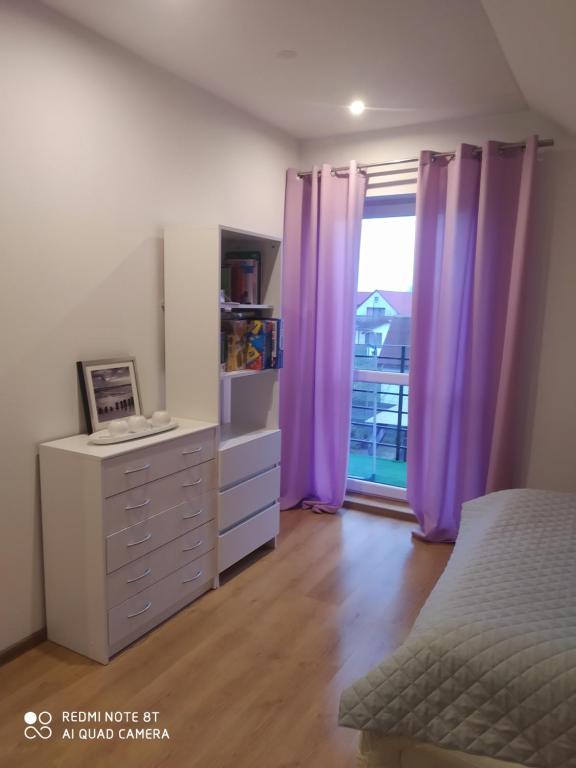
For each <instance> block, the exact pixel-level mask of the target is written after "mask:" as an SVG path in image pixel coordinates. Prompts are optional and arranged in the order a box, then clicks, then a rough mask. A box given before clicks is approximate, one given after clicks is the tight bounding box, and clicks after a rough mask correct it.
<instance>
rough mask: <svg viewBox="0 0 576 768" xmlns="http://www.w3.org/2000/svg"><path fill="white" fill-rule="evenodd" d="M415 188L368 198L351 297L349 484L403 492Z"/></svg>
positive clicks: (373, 491) (373, 490) (388, 493)
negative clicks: (353, 301)
mask: <svg viewBox="0 0 576 768" xmlns="http://www.w3.org/2000/svg"><path fill="white" fill-rule="evenodd" d="M415 205H416V200H415V196H414V195H399V196H395V197H387V198H368V200H367V201H366V206H365V210H364V219H363V222H362V238H361V243H360V268H359V275H358V291H357V302H356V334H355V341H356V344H355V350H354V387H353V393H352V413H351V436H350V458H349V465H348V475H349V480H348V487H349V489H350V490H355V491H362V492H364V493H371V494H377V495H381V496H390V497H394V498H405V496H406V448H407V429H408V397H409V393H408V371H409V367H410V322H411V314H412V276H413V262H414V236H415V224H416V218H415Z"/></svg>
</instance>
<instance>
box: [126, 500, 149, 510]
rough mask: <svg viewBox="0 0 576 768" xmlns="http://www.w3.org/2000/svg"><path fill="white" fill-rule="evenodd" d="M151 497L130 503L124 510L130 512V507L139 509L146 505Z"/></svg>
mask: <svg viewBox="0 0 576 768" xmlns="http://www.w3.org/2000/svg"><path fill="white" fill-rule="evenodd" d="M150 501H151V499H146V501H143V502H142V504H132V505H129V506H127V507H124V509H125V510H126V512H130V510H131V509H141V508H142V507H147V506H148V504H150Z"/></svg>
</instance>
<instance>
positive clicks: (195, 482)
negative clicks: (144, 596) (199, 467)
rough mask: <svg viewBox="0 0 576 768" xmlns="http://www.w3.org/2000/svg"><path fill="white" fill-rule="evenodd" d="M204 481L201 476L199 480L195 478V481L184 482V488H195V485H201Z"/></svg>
mask: <svg viewBox="0 0 576 768" xmlns="http://www.w3.org/2000/svg"><path fill="white" fill-rule="evenodd" d="M201 482H202V478H199V479H198V480H194V482H193V483H182V488H193V487H194V486H195V485H200V483H201Z"/></svg>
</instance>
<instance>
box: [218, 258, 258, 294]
mask: <svg viewBox="0 0 576 768" xmlns="http://www.w3.org/2000/svg"><path fill="white" fill-rule="evenodd" d="M261 273H262V260H261V254H260V252H259V251H232V252H230V253H226V254H225V255H224V258H223V259H222V270H221V287H222V289H223V291H224V295H225V296H226V298H227V299H229V300H230V301H231V302H233V303H238V304H260V282H261Z"/></svg>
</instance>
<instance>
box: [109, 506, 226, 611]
mask: <svg viewBox="0 0 576 768" xmlns="http://www.w3.org/2000/svg"><path fill="white" fill-rule="evenodd" d="M215 546H216V523H215V521H214V520H212V521H210V522H209V523H204V525H201V526H199V527H198V528H195V529H194V530H193V531H189V532H188V533H185V534H184V536H179V537H178V538H177V539H174V541H171V542H169V543H168V544H164V545H163V546H162V547H159V548H158V549H155V550H154V551H153V552H150V553H149V554H147V555H144V556H143V557H139V558H138V560H134V562H132V563H129V564H128V565H124V566H123V567H122V568H118V570H116V571H114V573H109V574H108V576H107V577H106V592H107V602H108V607H109V608H111V607H112V606H114V605H118V604H119V603H123V602H124V601H125V600H128V598H130V597H133V596H134V595H136V594H138V592H141V591H142V590H143V589H146V588H147V587H149V586H150V585H151V584H154V583H155V582H157V581H160V579H163V578H164V577H165V576H167V575H168V574H169V573H172V572H173V571H175V570H177V569H178V568H181V567H182V566H184V565H186V564H187V563H190V562H191V561H192V560H196V559H197V558H198V557H200V556H201V555H204V554H206V552H209V551H210V550H211V549H214V547H215Z"/></svg>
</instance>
